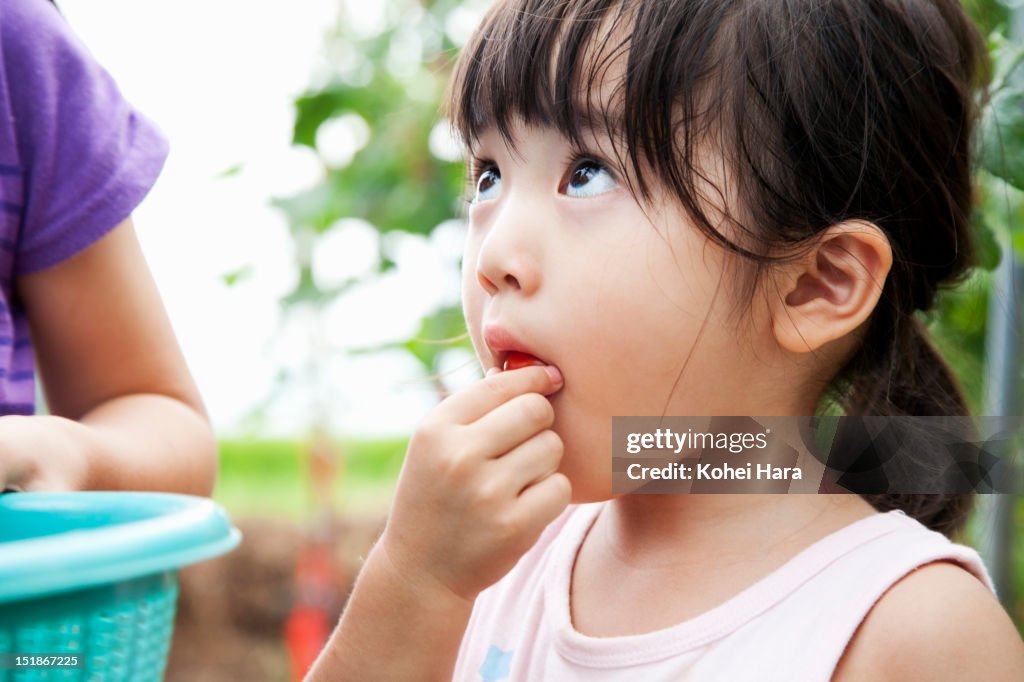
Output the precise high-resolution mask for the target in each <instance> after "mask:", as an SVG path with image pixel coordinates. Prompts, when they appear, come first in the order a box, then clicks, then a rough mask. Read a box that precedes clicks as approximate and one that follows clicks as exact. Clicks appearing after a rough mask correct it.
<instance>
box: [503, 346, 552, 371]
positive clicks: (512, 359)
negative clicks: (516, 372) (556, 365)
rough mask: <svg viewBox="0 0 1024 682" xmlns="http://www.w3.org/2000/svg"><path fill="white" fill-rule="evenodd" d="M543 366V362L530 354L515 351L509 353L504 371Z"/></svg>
mask: <svg viewBox="0 0 1024 682" xmlns="http://www.w3.org/2000/svg"><path fill="white" fill-rule="evenodd" d="M543 364H544V363H543V362H541V361H540V360H538V359H537V358H535V357H533V356H532V355H530V354H529V353H520V352H519V351H517V350H513V351H509V353H508V355H506V356H505V365H504V366H503V367H502V370H503V371H506V372H507V371H508V370H510V369H520V368H522V367H532V366H533V365H543Z"/></svg>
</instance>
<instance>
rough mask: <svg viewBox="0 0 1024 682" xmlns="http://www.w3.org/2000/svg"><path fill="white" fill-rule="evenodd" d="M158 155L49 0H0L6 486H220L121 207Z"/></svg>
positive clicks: (1, 481)
mask: <svg viewBox="0 0 1024 682" xmlns="http://www.w3.org/2000/svg"><path fill="white" fill-rule="evenodd" d="M166 155H167V142H166V140H165V139H164V137H163V136H162V135H161V134H160V132H159V131H158V130H157V129H156V127H155V126H154V125H153V124H152V123H150V122H149V121H148V120H147V119H145V118H144V117H142V116H141V115H140V114H139V113H138V112H137V111H136V110H135V109H134V108H133V107H132V106H131V105H129V104H128V102H126V101H125V100H124V98H123V97H122V96H121V94H120V92H119V91H118V88H117V85H116V83H115V82H114V81H113V79H112V78H111V77H110V75H109V74H108V73H107V72H106V71H105V70H104V69H103V68H102V67H101V66H100V65H99V64H97V63H96V61H95V60H94V59H93V57H92V55H91V54H90V53H89V51H88V50H87V49H86V47H85V46H84V45H82V43H81V42H80V41H79V40H78V39H77V38H76V36H75V35H74V34H73V33H72V32H71V30H70V29H69V28H68V25H67V22H65V21H64V19H63V17H61V16H60V14H59V12H58V10H57V8H56V7H55V6H54V5H53V4H52V3H50V2H47V1H46V0H0V493H3V492H5V491H8V490H28V491H39V490H51V491H52V490H77V489H89V488H91V489H120V488H127V489H154V490H171V491H177V492H187V493H194V494H201V495H208V494H209V493H210V491H211V489H212V488H213V480H214V476H215V472H216V461H217V459H216V457H217V455H216V443H215V441H214V438H213V432H212V429H211V428H210V424H209V421H208V419H207V417H206V413H205V410H204V408H203V404H202V400H201V399H200V397H199V392H198V390H197V389H196V386H195V384H194V383H193V381H192V377H191V376H190V375H189V371H188V367H187V366H186V365H185V361H184V358H183V357H182V355H181V351H180V350H179V349H178V344H177V342H176V341H175V338H174V332H173V330H172V329H171V325H170V323H169V321H168V320H167V315H166V314H165V313H164V309H163V305H162V303H161V301H160V296H159V294H158V292H157V289H156V286H155V285H154V283H153V279H152V277H151V276H150V273H149V270H148V268H147V267H146V262H145V259H144V258H143V255H142V251H141V249H140V248H139V244H138V241H137V239H136V237H135V232H134V228H133V226H132V221H131V217H130V216H131V213H132V211H133V210H134V209H135V207H136V206H137V205H138V204H139V202H140V201H142V198H143V197H144V196H145V195H146V193H147V192H148V191H149V189H150V187H152V186H153V183H154V182H155V181H156V178H157V176H158V175H159V173H160V169H161V167H162V166H163V163H164V158H165V157H166ZM37 370H38V376H39V378H40V379H41V380H42V382H41V383H42V387H43V388H44V390H45V395H46V402H47V408H48V411H49V413H48V414H36V405H35V397H36V376H37Z"/></svg>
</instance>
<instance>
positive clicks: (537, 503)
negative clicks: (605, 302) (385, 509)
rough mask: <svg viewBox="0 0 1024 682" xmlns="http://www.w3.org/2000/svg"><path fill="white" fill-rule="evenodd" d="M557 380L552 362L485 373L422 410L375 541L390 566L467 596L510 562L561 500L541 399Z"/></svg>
mask: <svg viewBox="0 0 1024 682" xmlns="http://www.w3.org/2000/svg"><path fill="white" fill-rule="evenodd" d="M561 387H562V377H561V374H560V373H559V372H558V370H557V369H556V368H554V367H526V368H523V369H517V370H512V371H507V372H501V373H497V374H491V375H489V376H487V377H486V378H485V379H484V380H483V381H480V382H479V383H477V384H475V385H473V386H471V387H469V388H467V389H465V390H463V391H460V392H459V393H456V394H454V395H452V396H450V397H449V398H448V399H446V400H445V401H443V402H442V403H441V404H440V405H438V406H437V407H436V408H435V409H434V410H433V412H431V414H430V415H428V417H427V418H426V419H425V420H424V421H423V422H422V423H421V424H420V426H419V428H418V429H417V430H416V432H415V433H414V434H413V437H412V439H411V441H410V443H409V450H408V452H407V454H406V458H405V463H404V465H403V467H402V473H401V475H400V476H399V480H398V486H397V489H396V491H395V499H394V502H393V506H392V510H391V516H390V519H389V521H388V525H387V528H386V529H385V531H384V534H383V536H382V537H381V540H380V543H379V549H380V550H381V551H382V552H383V553H384V554H385V555H386V557H387V560H388V562H389V563H390V564H391V565H392V567H393V569H394V570H395V571H397V572H399V573H400V574H403V575H404V577H405V579H406V580H408V581H411V582H414V583H417V586H418V587H420V588H422V589H424V590H427V591H434V592H436V590H437V589H438V588H441V589H442V590H443V591H445V592H450V593H451V594H453V595H455V596H456V597H459V598H461V599H464V600H466V601H469V602H472V600H474V599H475V598H476V595H477V594H478V593H479V592H480V591H482V590H483V589H484V588H486V587H488V586H490V585H491V584H493V583H495V582H497V580H498V579H500V578H501V577H502V576H503V575H505V574H506V573H507V572H508V571H509V570H511V569H512V567H513V566H514V565H515V563H516V561H518V560H519V558H520V557H521V556H522V555H523V554H524V553H526V551H527V550H528V549H529V548H530V547H531V546H532V545H533V543H534V542H535V541H536V540H537V538H538V537H539V535H540V533H541V531H542V530H544V528H545V526H547V525H548V524H549V523H550V522H551V521H553V520H554V519H555V518H556V517H557V516H558V515H559V514H560V513H561V512H562V511H563V510H564V509H565V508H566V506H567V505H568V504H569V497H570V493H571V488H570V485H569V480H568V479H567V478H566V477H565V476H564V475H562V474H560V473H556V470H557V469H558V464H559V462H560V461H561V458H562V441H561V439H560V438H559V437H558V435H557V434H556V433H555V432H554V431H552V430H551V429H550V427H551V425H552V424H553V423H554V418H555V415H554V409H553V408H552V407H551V403H550V402H548V400H547V398H545V395H549V394H551V393H554V392H556V391H557V390H558V389H560V388H561Z"/></svg>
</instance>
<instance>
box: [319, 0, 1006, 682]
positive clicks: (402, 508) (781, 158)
mask: <svg viewBox="0 0 1024 682" xmlns="http://www.w3.org/2000/svg"><path fill="white" fill-rule="evenodd" d="M980 57H981V46H980V41H979V39H978V35H977V33H976V31H975V29H974V28H973V27H972V26H971V24H970V23H969V21H968V19H967V18H966V17H965V15H964V13H963V11H962V9H961V8H960V6H959V5H958V3H956V2H955V0H832V1H830V2H820V0H771V1H770V2H769V1H767V0H765V1H761V0H715V1H713V2H708V1H705V0H678V1H676V2H665V1H663V0H571V1H570V0H505V1H502V2H499V3H497V4H496V5H495V7H494V8H493V9H492V11H491V12H490V13H489V14H488V16H487V17H486V19H485V20H484V23H483V25H482V26H481V27H480V29H479V30H478V31H477V33H476V35H475V37H474V38H473V39H472V41H471V42H470V44H469V45H468V46H467V48H466V49H465V51H464V53H463V55H462V58H461V61H460V62H459V64H458V67H457V70H456V75H455V80H454V87H453V94H452V102H453V103H452V117H453V120H454V122H455V125H456V126H457V128H458V129H459V130H460V131H461V133H462V135H463V137H464V139H465V142H466V144H467V147H468V149H469V151H470V155H471V158H472V163H471V180H472V183H473V187H474V189H473V190H472V195H473V199H472V206H471V208H470V213H469V216H470V231H469V236H468V241H467V244H466V253H465V259H464V269H465V278H464V304H465V313H466V320H467V324H468V327H469V331H470V335H471V337H472V339H473V343H474V345H475V348H476V350H477V353H478V355H479V358H480V361H481V363H482V365H483V366H484V367H485V368H486V370H487V376H486V377H485V378H484V380H483V381H482V382H480V383H479V384H477V385H475V386H473V387H470V388H468V389H466V390H464V391H463V392H461V393H457V394H455V395H453V396H451V397H450V398H449V399H447V400H446V401H444V402H443V403H441V404H440V405H439V406H438V407H437V408H436V409H435V410H434V411H433V412H432V413H431V414H430V415H429V416H428V417H427V418H426V419H425V420H424V422H423V423H422V424H421V425H420V427H419V428H418V429H417V431H416V433H415V434H414V436H413V438H412V440H411V442H410V445H409V451H408V455H407V459H406V462H405V466H404V469H403V471H402V474H401V477H400V480H399V484H398V488H397V491H396V495H395V501H394V506H393V509H392V515H391V518H390V520H389V522H388V526H387V529H386V530H385V532H384V534H383V536H382V537H381V538H380V540H379V542H378V543H377V545H376V547H375V548H374V549H373V550H372V552H371V554H370V555H369V557H368V558H367V560H366V563H365V566H364V568H363V571H362V574H361V576H360V578H359V581H358V583H357V585H356V588H355V590H354V592H353V594H352V597H351V600H350V602H349V605H348V608H347V610H346V613H345V614H344V616H343V617H342V621H341V623H340V625H339V627H338V629H337V630H336V632H335V633H334V635H333V636H332V639H331V641H330V642H329V644H328V647H327V649H326V650H325V652H324V653H323V654H322V656H321V658H320V660H319V661H318V663H317V665H316V666H315V668H314V672H313V673H312V675H311V678H312V679H317V680H367V679H389V680H427V679H438V680H440V679H449V678H452V677H454V679H457V680H484V681H487V682H492V681H495V680H506V679H508V680H531V681H532V680H552V681H558V682H560V681H562V680H577V679H587V680H591V679H593V680H626V679H629V680H633V679H636V680H645V681H646V680H683V679H692V680H727V681H729V682H735V681H737V680H771V681H774V680H778V681H790V680H795V681H801V682H802V681H812V680H828V679H836V680H875V681H877V680H894V681H895V680H899V681H903V680H919V679H927V680H980V679H984V680H1020V679H1024V645H1022V644H1021V641H1020V639H1019V637H1018V636H1017V634H1016V632H1015V630H1014V628H1013V625H1012V623H1011V621H1010V620H1009V618H1008V617H1007V615H1006V613H1005V612H1004V611H1003V610H1002V609H1001V607H1000V606H999V604H998V602H997V601H996V599H995V598H994V596H993V595H992V593H991V584H990V582H989V579H988V576H987V574H986V572H985V568H984V567H983V566H982V564H981V562H980V561H979V559H978V556H977V555H976V554H975V552H974V551H973V550H971V549H969V548H967V547H964V546H962V545H958V544H954V543H952V542H950V540H948V539H947V538H946V537H945V535H943V534H940V533H939V532H935V530H936V529H937V530H939V531H942V532H943V533H946V534H949V533H951V532H953V531H955V530H956V529H958V528H959V527H960V525H961V524H962V522H963V519H964V515H965V513H966V511H967V504H966V501H965V499H964V498H962V497H955V496H947V497H938V496H931V497H923V496H914V495H907V496H902V497H899V498H883V497H873V498H871V499H870V500H869V499H866V498H862V497H859V496H856V495H849V494H847V495H640V494H636V495H613V494H612V490H611V452H610V448H609V444H610V443H611V424H612V417H613V416H617V415H662V414H678V415H811V414H815V413H816V410H818V409H819V408H820V407H821V405H822V403H823V401H825V400H826V399H828V398H829V397H831V398H832V399H833V400H834V401H836V402H837V403H838V404H839V405H840V406H841V407H842V408H843V409H844V410H845V411H846V413H847V414H850V415H962V414H966V408H965V404H964V401H963V399H962V397H961V394H960V392H959V390H958V388H957V386H956V383H955V381H954V379H953V377H952V376H951V375H950V374H949V371H948V369H947V368H946V367H945V366H944V365H943V363H942V362H941V360H940V359H939V357H938V355H937V354H936V353H935V351H934V350H933V349H932V347H931V346H930V345H929V343H928V341H927V340H926V337H925V331H924V330H923V328H922V327H921V325H920V324H919V323H918V322H917V321H916V320H915V318H914V311H915V310H927V309H928V308H929V307H930V306H931V305H932V302H933V298H934V295H935V292H936V290H937V288H938V287H939V286H940V285H942V284H945V283H947V282H952V281H955V280H956V279H957V278H958V277H959V276H961V275H962V274H963V273H964V271H965V269H966V268H967V267H968V266H969V263H970V258H971V249H970V240H969V235H970V230H969V226H968V215H969V213H970V195H971V189H970V172H971V168H970V161H971V144H970V141H971V136H972V125H973V122H974V117H975V114H976V112H975V107H974V105H973V99H972V86H973V85H975V84H976V81H977V79H978V62H979V59H980ZM523 365H525V366H523ZM503 369H504V370H506V371H502V370H503ZM869 502H870V503H869ZM570 503H571V504H570ZM567 505H568V506H567ZM901 508H902V509H905V510H906V511H907V512H909V514H910V515H908V513H904V511H903V510H902V509H901ZM930 529H931V530H930Z"/></svg>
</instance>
